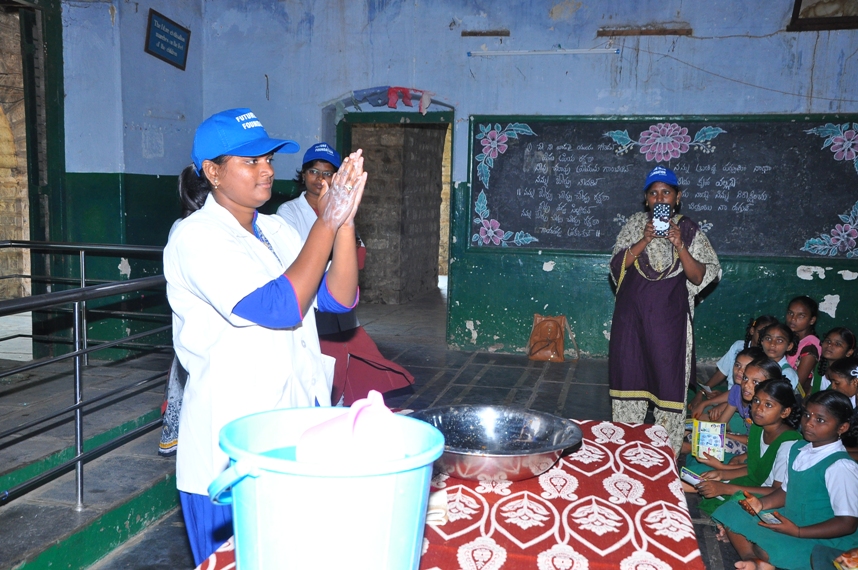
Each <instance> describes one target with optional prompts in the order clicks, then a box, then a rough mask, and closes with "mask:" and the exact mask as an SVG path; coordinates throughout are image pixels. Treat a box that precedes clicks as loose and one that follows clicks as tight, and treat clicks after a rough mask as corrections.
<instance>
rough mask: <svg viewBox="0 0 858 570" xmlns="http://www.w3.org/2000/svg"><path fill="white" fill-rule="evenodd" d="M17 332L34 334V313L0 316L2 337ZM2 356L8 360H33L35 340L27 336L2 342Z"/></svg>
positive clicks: (0, 345)
mask: <svg viewBox="0 0 858 570" xmlns="http://www.w3.org/2000/svg"><path fill="white" fill-rule="evenodd" d="M16 334H25V335H32V334H33V315H32V313H20V314H17V315H9V316H6V317H2V318H0V338H5V337H7V336H12V335H16ZM0 358H4V359H7V360H22V361H27V360H32V359H33V341H32V340H31V339H30V338H29V337H27V338H13V339H10V340H5V341H3V342H0Z"/></svg>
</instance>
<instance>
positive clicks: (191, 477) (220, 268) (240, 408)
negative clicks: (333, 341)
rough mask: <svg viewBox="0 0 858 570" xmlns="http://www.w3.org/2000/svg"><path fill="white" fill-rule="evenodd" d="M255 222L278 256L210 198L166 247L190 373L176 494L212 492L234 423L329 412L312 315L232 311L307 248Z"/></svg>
mask: <svg viewBox="0 0 858 570" xmlns="http://www.w3.org/2000/svg"><path fill="white" fill-rule="evenodd" d="M257 225H258V227H259V228H260V229H261V230H262V233H263V234H264V235H265V237H266V238H267V239H268V241H269V242H270V243H271V246H272V247H273V248H274V250H275V251H276V252H277V257H275V256H274V254H273V253H272V252H271V251H270V250H269V249H268V247H267V246H266V245H265V244H263V243H262V242H261V241H260V240H259V239H257V238H256V236H254V235H252V234H250V233H249V232H247V231H246V230H245V229H244V228H242V227H241V226H240V225H239V223H238V221H237V220H236V219H235V218H234V217H233V216H232V214H230V213H229V212H228V211H227V210H226V209H224V208H223V207H221V206H220V205H219V204H218V203H217V202H216V201H215V200H214V197H213V196H211V195H209V197H208V199H207V200H206V203H205V205H204V206H203V208H201V209H200V210H199V211H197V212H195V213H194V214H192V215H190V216H189V217H188V218H186V219H185V220H182V221H181V222H180V223H179V224H178V226H177V227H176V228H175V230H174V231H173V233H172V235H171V236H170V239H169V241H168V243H167V247H166V248H165V249H164V275H165V277H166V278H167V298H168V300H169V302H170V307H171V308H172V310H173V345H174V347H175V350H176V355H177V356H178V358H179V361H180V362H181V363H182V366H183V367H184V368H185V370H187V371H188V383H187V385H186V387H185V394H184V399H183V402H182V411H181V415H180V418H179V434H180V437H179V446H178V454H177V459H176V478H177V487H178V488H179V490H180V491H185V492H188V493H197V494H202V495H205V494H207V492H208V491H207V489H208V486H209V484H210V483H211V482H212V481H213V480H214V479H215V477H217V476H218V475H219V474H220V473H221V472H222V471H223V470H224V469H225V468H226V467H227V466H228V457H227V455H226V454H225V453H223V452H222V451H221V449H220V447H219V446H218V435H219V432H220V430H221V428H222V427H223V426H225V425H226V424H227V423H229V422H230V421H232V420H234V419H237V418H240V417H242V416H246V415H248V414H252V413H256V412H260V411H265V410H271V409H275V408H287V407H303V406H313V405H314V404H315V401H316V400H318V402H319V404H320V405H322V406H329V405H331V401H330V394H331V387H332V384H333V369H334V359H333V358H330V357H328V356H324V355H322V353H321V351H320V350H319V338H318V335H317V333H316V323H315V319H314V318H313V314H312V311H308V314H307V315H304V320H303V324H300V325H298V326H296V327H294V328H292V329H269V328H265V327H262V326H259V325H256V324H254V323H252V322H250V321H247V320H245V319H243V318H241V317H238V316H236V315H234V314H232V309H233V307H235V305H236V303H238V302H239V301H240V300H241V299H243V298H244V297H246V296H247V295H248V294H250V293H252V292H253V291H255V290H256V289H258V288H259V287H262V286H263V285H265V284H266V283H268V282H269V281H271V280H272V279H275V278H276V277H278V276H279V275H282V274H283V273H284V272H285V271H286V268H287V267H288V266H289V265H291V264H292V262H293V261H294V260H295V258H296V257H297V256H298V253H299V252H300V251H301V248H302V246H303V240H301V238H300V237H299V236H298V234H297V233H296V232H295V230H294V229H293V228H291V227H289V226H288V225H286V224H284V223H283V221H282V220H281V219H280V218H278V217H276V216H265V215H259V217H258V219H257ZM278 257H279V259H280V260H279V261H278V259H277V258H278ZM314 305H315V301H314Z"/></svg>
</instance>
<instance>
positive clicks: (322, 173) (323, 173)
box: [307, 168, 336, 180]
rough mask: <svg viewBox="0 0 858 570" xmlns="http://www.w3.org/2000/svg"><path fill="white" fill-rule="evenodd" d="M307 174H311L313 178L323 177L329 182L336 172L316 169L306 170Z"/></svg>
mask: <svg viewBox="0 0 858 570" xmlns="http://www.w3.org/2000/svg"><path fill="white" fill-rule="evenodd" d="M307 174H312V175H313V176H324V177H325V178H327V179H328V180H330V179H331V178H332V177H333V176H334V174H336V172H334V171H333V170H330V171H328V170H319V169H318V168H308V169H307Z"/></svg>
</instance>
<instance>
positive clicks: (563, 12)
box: [548, 0, 582, 21]
mask: <svg viewBox="0 0 858 570" xmlns="http://www.w3.org/2000/svg"><path fill="white" fill-rule="evenodd" d="M581 6H582V3H581V2H572V1H570V0H566V2H560V3H559V4H555V5H554V6H552V7H551V10H549V12H548V17H549V18H551V19H552V20H555V21H557V20H568V19H569V18H571V17H572V15H573V14H574V13H575V12H577V11H578V10H580V9H581Z"/></svg>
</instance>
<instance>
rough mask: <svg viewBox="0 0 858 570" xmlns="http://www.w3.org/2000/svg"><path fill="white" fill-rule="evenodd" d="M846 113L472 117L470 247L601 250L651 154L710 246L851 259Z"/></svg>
mask: <svg viewBox="0 0 858 570" xmlns="http://www.w3.org/2000/svg"><path fill="white" fill-rule="evenodd" d="M856 133H858V116H842V115H841V116H834V115H831V116H820V115H817V116H755V117H732V116H731V117H724V116H712V117H671V118H648V117H630V118H616V117H595V118H593V117H587V118H580V117H575V118H557V117H506V116H503V117H501V116H473V117H471V128H470V140H471V143H470V147H471V151H470V154H469V158H470V164H471V167H470V183H471V202H470V204H471V214H472V220H471V240H470V247H471V248H483V247H486V248H493V247H515V248H537V249H540V250H542V249H561V250H585V251H609V250H610V249H611V248H612V247H613V245H614V241H615V240H616V236H617V234H618V232H619V230H620V228H621V227H622V225H623V224H624V222H625V220H626V219H627V218H628V217H629V216H630V215H631V214H633V213H635V212H640V211H643V201H644V195H643V181H644V179H645V178H646V174H647V173H648V172H649V171H650V170H651V169H652V168H653V167H655V166H656V165H659V164H661V165H664V166H667V167H669V168H672V169H673V170H674V171H676V173H677V175H678V177H679V182H680V185H681V187H682V189H683V195H682V205H681V209H680V213H681V214H683V215H685V216H689V217H691V218H692V219H693V220H695V221H696V222H697V223H699V224H700V225H701V227H702V228H703V230H704V231H705V232H706V234H707V236H708V237H709V239H710V241H711V242H712V244H713V246H714V247H715V250H716V251H717V252H718V253H720V254H733V255H755V256H778V257H782V256H806V257H815V256H821V255H824V256H837V257H854V258H856V259H858V248H856V239H855V238H858V230H854V229H853V228H855V227H856V226H858V134H856Z"/></svg>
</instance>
